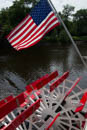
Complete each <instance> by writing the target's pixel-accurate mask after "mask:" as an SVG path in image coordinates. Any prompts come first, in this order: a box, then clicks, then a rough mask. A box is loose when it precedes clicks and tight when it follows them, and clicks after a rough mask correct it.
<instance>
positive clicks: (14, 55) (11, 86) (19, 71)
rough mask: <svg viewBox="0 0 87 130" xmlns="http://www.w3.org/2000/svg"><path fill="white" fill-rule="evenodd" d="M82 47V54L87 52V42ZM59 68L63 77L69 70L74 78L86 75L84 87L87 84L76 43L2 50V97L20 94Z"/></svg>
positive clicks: (70, 77) (0, 84)
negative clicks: (75, 47) (22, 49)
mask: <svg viewBox="0 0 87 130" xmlns="http://www.w3.org/2000/svg"><path fill="white" fill-rule="evenodd" d="M78 47H79V50H80V51H81V53H82V55H84V56H85V55H87V44H86V43H84V44H79V45H78ZM55 70H58V72H59V75H60V76H61V75H62V74H63V73H64V72H65V71H67V70H69V71H70V76H69V79H72V80H75V79H76V78H77V77H79V76H82V77H84V78H82V80H81V87H84V88H85V87H86V84H87V83H86V81H87V70H86V69H85V67H84V65H83V64H82V62H81V60H80V58H79V56H78V54H77V53H76V51H75V49H74V47H73V46H72V45H70V46H66V45H57V44H55V45H54V44H53V45H51V46H49V45H47V46H34V47H31V48H29V49H26V50H24V51H19V52H17V51H14V50H9V49H2V50H0V99H2V98H4V97H7V96H8V95H10V94H14V95H18V94H19V93H20V92H22V91H24V90H25V86H26V85H27V84H29V83H31V82H33V81H35V80H36V79H38V78H40V77H41V76H43V75H45V74H46V73H51V72H53V71H55Z"/></svg>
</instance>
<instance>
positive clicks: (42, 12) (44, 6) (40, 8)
mask: <svg viewBox="0 0 87 130" xmlns="http://www.w3.org/2000/svg"><path fill="white" fill-rule="evenodd" d="M51 11H52V9H51V7H50V5H49V3H48V2H47V0H40V2H39V3H38V4H37V5H36V6H35V7H34V8H33V9H32V11H31V13H30V15H31V17H32V18H33V20H34V22H35V23H36V24H37V25H39V24H40V23H41V22H42V21H43V20H44V19H45V18H46V16H47V15H48V14H49V13H50V12H51Z"/></svg>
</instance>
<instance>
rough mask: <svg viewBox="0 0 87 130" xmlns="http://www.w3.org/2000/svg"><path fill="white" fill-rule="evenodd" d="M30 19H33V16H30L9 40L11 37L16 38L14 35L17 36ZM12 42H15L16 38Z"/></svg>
mask: <svg viewBox="0 0 87 130" xmlns="http://www.w3.org/2000/svg"><path fill="white" fill-rule="evenodd" d="M30 20H32V18H31V17H30V18H29V19H28V20H27V21H26V22H25V23H24V24H23V25H22V26H21V27H20V28H19V29H18V30H17V31H16V32H15V33H13V34H12V35H11V37H10V38H9V40H11V38H14V36H15V35H16V34H18V33H19V32H20V31H21V30H22V29H23V28H24V27H25V26H26V25H27V24H28V23H29V21H30ZM12 42H14V40H12V41H11V42H10V43H12Z"/></svg>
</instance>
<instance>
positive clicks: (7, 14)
mask: <svg viewBox="0 0 87 130" xmlns="http://www.w3.org/2000/svg"><path fill="white" fill-rule="evenodd" d="M37 2H38V0H15V1H14V2H13V5H12V6H11V7H9V8H6V9H2V10H1V11H0V44H1V43H4V42H7V41H6V38H5V36H6V35H7V34H9V32H10V31H11V30H12V29H13V28H14V27H15V26H16V25H17V24H18V23H19V22H20V21H21V20H22V19H23V18H24V17H25V16H26V15H27V14H28V13H29V12H30V10H31V8H32V7H34V5H35V4H36V3H37ZM73 13H74V7H73V6H70V5H65V6H64V8H63V11H62V12H60V15H61V17H62V19H63V21H64V23H65V24H66V26H67V28H68V29H69V31H70V33H71V34H72V36H73V37H74V38H75V39H76V40H79V37H80V40H81V36H85V38H83V40H84V39H86V40H87V38H86V36H87V9H81V10H78V11H77V12H76V13H74V14H73ZM45 39H46V40H48V41H49V40H50V41H54V40H56V41H60V42H69V38H68V36H67V35H66V33H65V31H64V29H63V27H62V26H58V27H57V28H55V29H54V30H53V31H51V32H49V33H48V34H47V35H46V37H45V38H44V40H45Z"/></svg>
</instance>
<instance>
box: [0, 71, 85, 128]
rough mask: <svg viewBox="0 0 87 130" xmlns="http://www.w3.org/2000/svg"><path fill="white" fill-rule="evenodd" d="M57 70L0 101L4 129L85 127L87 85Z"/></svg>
mask: <svg viewBox="0 0 87 130" xmlns="http://www.w3.org/2000/svg"><path fill="white" fill-rule="evenodd" d="M68 75H69V72H66V73H64V74H63V75H62V76H61V77H58V72H57V71H55V72H53V73H51V74H47V75H45V76H43V77H42V78H40V79H38V80H36V81H35V82H33V83H31V84H30V85H28V86H26V91H25V92H23V93H21V94H20V95H18V96H17V97H13V96H9V97H7V98H5V99H3V100H2V101H0V128H1V130H15V129H17V130H86V128H85V127H86V118H87V108H86V101H87V89H82V88H81V87H80V86H79V85H78V83H79V81H80V78H77V79H76V80H75V81H70V80H68V79H67V78H68Z"/></svg>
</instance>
